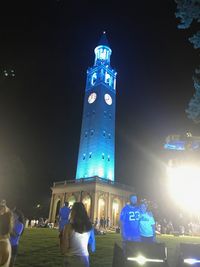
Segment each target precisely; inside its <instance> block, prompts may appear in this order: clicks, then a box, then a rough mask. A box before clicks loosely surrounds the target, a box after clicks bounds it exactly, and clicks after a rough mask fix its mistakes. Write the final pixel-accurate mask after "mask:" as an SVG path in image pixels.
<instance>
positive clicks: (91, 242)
mask: <svg viewBox="0 0 200 267" xmlns="http://www.w3.org/2000/svg"><path fill="white" fill-rule="evenodd" d="M88 244H89V247H90V250H91V251H92V252H95V250H96V241H95V235H94V229H93V228H92V230H91V231H90V238H89V241H88Z"/></svg>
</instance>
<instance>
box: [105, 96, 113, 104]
mask: <svg viewBox="0 0 200 267" xmlns="http://www.w3.org/2000/svg"><path fill="white" fill-rule="evenodd" d="M104 99H105V101H106V104H108V105H112V97H111V96H110V95H109V94H105V95H104Z"/></svg>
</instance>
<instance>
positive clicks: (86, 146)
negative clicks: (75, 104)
mask: <svg viewBox="0 0 200 267" xmlns="http://www.w3.org/2000/svg"><path fill="white" fill-rule="evenodd" d="M94 53H95V60H94V65H93V67H91V68H89V69H88V70H87V78H86V87H85V97H84V106H83V117H82V127H81V136H80V145H79V153H78V163H77V171H76V179H80V178H89V177H93V176H98V177H100V178H105V179H108V180H111V181H114V179H115V98H116V75H117V73H116V71H115V70H114V69H112V67H111V65H110V57H111V54H112V50H111V48H110V47H109V44H108V41H107V38H106V34H105V32H104V33H103V35H102V37H101V39H100V41H99V43H98V45H97V47H96V48H95V49H94Z"/></svg>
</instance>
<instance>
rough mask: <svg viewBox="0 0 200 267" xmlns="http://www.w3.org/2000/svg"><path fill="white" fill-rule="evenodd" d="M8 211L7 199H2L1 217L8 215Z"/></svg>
mask: <svg viewBox="0 0 200 267" xmlns="http://www.w3.org/2000/svg"><path fill="white" fill-rule="evenodd" d="M7 211H8V207H7V206H6V201H5V199H2V200H1V201H0V215H2V214H4V213H6V212H7Z"/></svg>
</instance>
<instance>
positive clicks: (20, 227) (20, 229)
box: [11, 223, 24, 237]
mask: <svg viewBox="0 0 200 267" xmlns="http://www.w3.org/2000/svg"><path fill="white" fill-rule="evenodd" d="M23 229H24V225H23V223H17V224H16V225H15V226H14V229H13V231H12V233H11V236H14V237H16V236H20V235H21V234H22V232H23Z"/></svg>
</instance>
